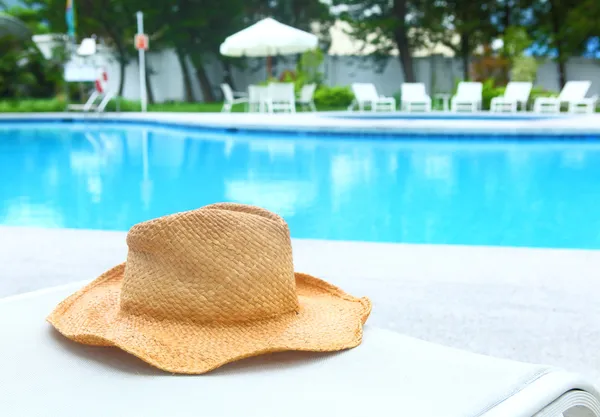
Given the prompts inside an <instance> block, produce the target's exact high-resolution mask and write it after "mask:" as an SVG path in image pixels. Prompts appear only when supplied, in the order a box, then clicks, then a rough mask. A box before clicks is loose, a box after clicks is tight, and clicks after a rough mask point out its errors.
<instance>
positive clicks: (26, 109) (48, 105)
mask: <svg viewBox="0 0 600 417" xmlns="http://www.w3.org/2000/svg"><path fill="white" fill-rule="evenodd" d="M64 110H65V102H64V101H63V100H60V99H26V100H2V101H0V113H46V112H61V111H64Z"/></svg>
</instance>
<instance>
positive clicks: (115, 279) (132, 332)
mask: <svg viewBox="0 0 600 417" xmlns="http://www.w3.org/2000/svg"><path fill="white" fill-rule="evenodd" d="M127 244H128V247H129V251H128V255H127V261H126V262H125V263H123V264H121V265H118V266H116V267H114V268H112V269H111V270H109V271H107V272H105V273H104V274H103V275H101V276H100V277H98V278H97V279H95V280H94V281H92V282H91V283H90V284H88V285H87V286H85V287H84V288H82V289H81V290H79V291H77V292H76V293H75V294H73V295H71V296H69V297H68V298H67V299H65V300H64V301H62V302H61V303H60V304H59V305H58V306H57V307H56V308H55V310H54V311H53V312H52V313H51V314H50V315H49V316H48V321H49V322H50V323H51V324H52V325H53V326H54V327H55V328H56V329H57V330H58V331H59V332H60V333H62V334H63V335H64V336H66V337H67V338H69V339H72V340H74V341H76V342H80V343H83V344H87V345H97V346H115V347H118V348H120V349H122V350H124V351H126V352H129V353H131V354H133V355H135V356H137V357H138V358H140V359H142V360H144V361H146V362H147V363H149V364H151V365H153V366H155V367H157V368H160V369H162V370H165V371H168V372H174V373H185V374H201V373H205V372H208V371H210V370H213V369H215V368H218V367H220V366H222V365H224V364H226V363H228V362H232V361H236V360H239V359H243V358H246V357H250V356H255V355H259V354H263V353H269V352H278V351H287V350H297V351H315V352H327V351H339V350H344V349H349V348H353V347H355V346H357V345H359V344H360V343H361V340H362V334H363V331H362V328H363V324H364V323H365V321H366V320H367V318H368V316H369V313H370V311H371V303H370V301H369V300H368V299H367V298H364V297H363V298H356V297H353V296H351V295H349V294H346V293H345V292H344V291H342V290H341V289H339V288H337V287H335V286H333V285H331V284H329V283H327V282H325V281H322V280H320V279H318V278H315V277H312V276H310V275H307V274H302V273H295V272H294V268H293V261H292V247H291V240H290V233H289V229H288V227H287V224H286V223H285V221H284V220H283V219H282V218H281V217H279V216H277V215H276V214H274V213H271V212H269V211H267V210H264V209H261V208H258V207H253V206H246V205H241V204H232V203H219V204H213V205H210V206H206V207H203V208H200V209H197V210H192V211H188V212H183V213H177V214H173V215H170V216H166V217H161V218H158V219H154V220H150V221H147V222H143V223H140V224H137V225H135V226H133V227H132V228H131V230H130V231H129V233H128V235H127Z"/></svg>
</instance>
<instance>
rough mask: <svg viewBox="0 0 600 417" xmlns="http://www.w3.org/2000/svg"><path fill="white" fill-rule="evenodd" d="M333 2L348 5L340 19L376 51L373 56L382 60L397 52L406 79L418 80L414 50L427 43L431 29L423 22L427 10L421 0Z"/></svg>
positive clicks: (365, 45) (345, 0)
mask: <svg viewBox="0 0 600 417" xmlns="http://www.w3.org/2000/svg"><path fill="white" fill-rule="evenodd" d="M423 3H425V2H423ZM333 5H334V6H342V7H344V8H345V11H344V12H343V13H341V15H340V18H341V19H342V20H343V21H344V22H346V23H347V24H348V25H349V27H350V29H349V34H350V35H351V36H352V37H354V38H356V39H359V40H360V41H362V42H363V43H364V47H365V48H370V49H372V50H373V52H372V53H371V56H373V57H374V58H375V59H376V60H377V59H378V60H379V62H380V63H381V60H383V62H386V61H387V58H388V57H389V56H390V54H391V53H392V52H393V51H397V52H398V53H397V56H398V59H399V61H400V66H401V68H402V72H403V74H404V80H405V81H406V82H414V81H416V76H415V70H414V62H413V56H412V55H413V54H412V53H413V51H414V50H416V49H417V48H420V47H422V46H423V45H424V43H425V38H426V36H425V33H426V30H427V29H428V27H425V26H424V25H423V24H422V19H423V18H424V13H425V11H426V10H425V8H424V7H421V6H422V5H421V4H420V2H419V1H415V0H333Z"/></svg>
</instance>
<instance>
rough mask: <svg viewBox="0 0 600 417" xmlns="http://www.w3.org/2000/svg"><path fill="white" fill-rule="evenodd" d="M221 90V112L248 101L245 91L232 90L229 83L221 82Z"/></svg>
mask: <svg viewBox="0 0 600 417" xmlns="http://www.w3.org/2000/svg"><path fill="white" fill-rule="evenodd" d="M221 91H222V92H223V108H222V109H221V111H222V112H225V113H229V112H231V109H232V108H233V106H234V105H236V104H242V103H246V104H247V103H248V95H247V94H245V93H237V92H233V90H232V89H231V86H230V85H229V84H226V83H223V84H221Z"/></svg>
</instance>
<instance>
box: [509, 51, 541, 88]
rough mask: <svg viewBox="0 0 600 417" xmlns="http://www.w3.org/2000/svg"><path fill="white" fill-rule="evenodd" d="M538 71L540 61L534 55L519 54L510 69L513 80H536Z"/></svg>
mask: <svg viewBox="0 0 600 417" xmlns="http://www.w3.org/2000/svg"><path fill="white" fill-rule="evenodd" d="M537 71H538V61H537V59H535V58H534V57H532V56H519V57H516V58H515V59H513V65H512V68H511V70H510V79H511V81H530V82H533V81H535V78H536V77H537Z"/></svg>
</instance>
